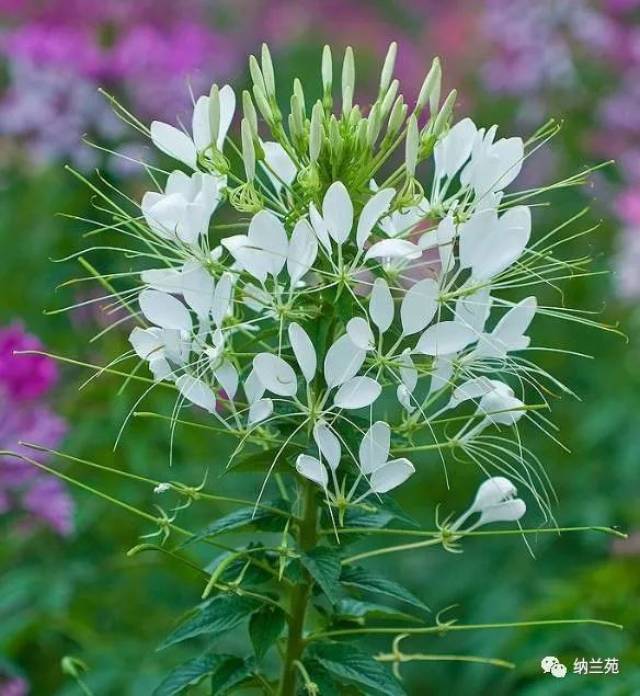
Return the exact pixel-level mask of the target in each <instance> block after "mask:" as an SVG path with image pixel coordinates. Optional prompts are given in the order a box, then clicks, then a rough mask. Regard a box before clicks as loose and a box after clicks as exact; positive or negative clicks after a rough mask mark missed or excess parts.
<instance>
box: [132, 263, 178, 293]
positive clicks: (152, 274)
mask: <svg viewBox="0 0 640 696" xmlns="http://www.w3.org/2000/svg"><path fill="white" fill-rule="evenodd" d="M140 278H141V279H142V282H143V283H146V284H147V285H149V286H150V287H151V288H153V289H154V290H160V292H169V293H178V292H182V273H181V272H180V271H179V270H178V269H176V268H150V269H149V270H148V271H142V273H141V274H140Z"/></svg>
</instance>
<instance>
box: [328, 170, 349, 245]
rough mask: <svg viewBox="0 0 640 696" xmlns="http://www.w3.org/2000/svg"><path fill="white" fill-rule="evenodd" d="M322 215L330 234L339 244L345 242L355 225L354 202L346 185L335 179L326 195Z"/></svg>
mask: <svg viewBox="0 0 640 696" xmlns="http://www.w3.org/2000/svg"><path fill="white" fill-rule="evenodd" d="M322 217H323V219H324V221H325V224H326V226H327V230H328V232H329V236H330V237H331V238H332V239H333V240H334V241H335V242H337V243H338V244H344V243H345V242H346V241H347V238H348V237H349V233H350V232H351V227H352V226H353V203H352V202H351V198H350V197H349V192H348V191H347V189H346V187H345V185H344V184H343V183H342V182H341V181H335V182H334V183H333V184H331V186H329V188H328V189H327V192H326V193H325V195H324V199H323V201H322Z"/></svg>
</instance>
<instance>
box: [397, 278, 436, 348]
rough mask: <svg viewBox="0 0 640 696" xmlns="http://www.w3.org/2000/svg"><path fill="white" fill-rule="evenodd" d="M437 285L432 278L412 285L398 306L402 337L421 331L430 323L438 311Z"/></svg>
mask: <svg viewBox="0 0 640 696" xmlns="http://www.w3.org/2000/svg"><path fill="white" fill-rule="evenodd" d="M437 298H438V284H437V283H436V281H435V280H433V279H432V278H426V279H425V280H420V281H418V282H417V283H415V285H412V286H411V287H410V288H409V290H408V291H407V294H406V295H405V296H404V298H403V300H402V304H401V305H400V319H401V321H402V333H403V335H404V336H411V334H414V333H418V331H422V329H424V328H425V327H426V326H428V324H429V323H430V322H431V320H432V319H433V317H434V316H435V314H436V310H437V309H438V301H437Z"/></svg>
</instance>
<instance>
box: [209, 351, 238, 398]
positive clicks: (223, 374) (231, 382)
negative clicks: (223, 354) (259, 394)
mask: <svg viewBox="0 0 640 696" xmlns="http://www.w3.org/2000/svg"><path fill="white" fill-rule="evenodd" d="M215 375H216V379H217V380H218V382H220V386H221V387H222V388H223V389H224V391H225V394H226V395H227V397H228V398H229V399H233V398H234V397H235V395H236V392H237V391H238V371H237V370H236V368H235V367H234V365H233V364H232V363H230V362H229V361H228V360H225V361H224V362H223V363H222V365H220V367H219V368H218V369H217V370H215Z"/></svg>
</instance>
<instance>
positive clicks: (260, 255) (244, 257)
mask: <svg viewBox="0 0 640 696" xmlns="http://www.w3.org/2000/svg"><path fill="white" fill-rule="evenodd" d="M220 243H221V244H222V246H224V248H225V249H227V250H228V251H229V253H230V254H231V256H233V258H234V259H235V261H236V263H237V264H238V265H239V266H240V267H241V268H242V269H244V270H245V271H247V273H250V274H251V275H252V276H253V277H254V278H256V279H257V280H259V281H260V282H261V283H264V281H265V280H266V279H267V275H268V273H269V272H270V269H271V263H270V258H269V256H268V255H267V254H266V253H265V252H264V251H263V250H262V249H258V248H255V247H254V246H253V245H252V244H251V242H249V238H248V237H247V235H245V234H235V235H233V236H232V237H226V238H225V239H223V240H221V242H220Z"/></svg>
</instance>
